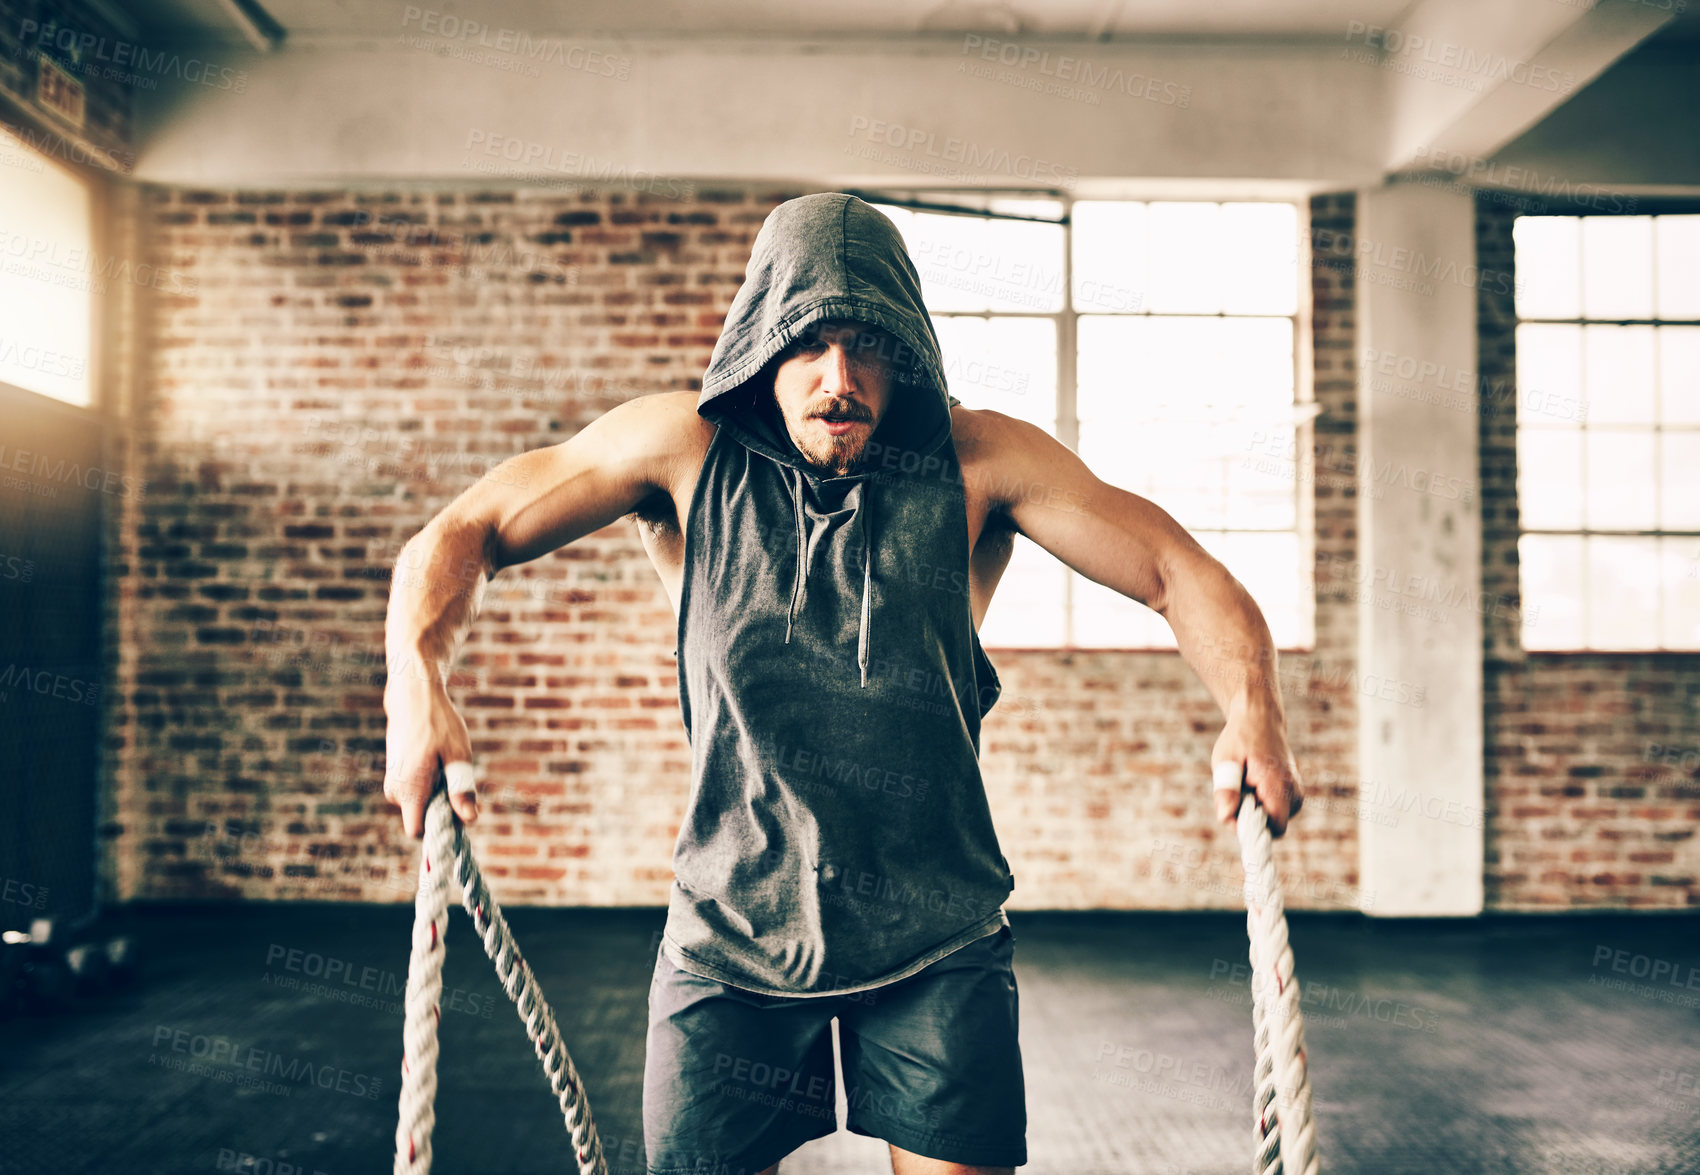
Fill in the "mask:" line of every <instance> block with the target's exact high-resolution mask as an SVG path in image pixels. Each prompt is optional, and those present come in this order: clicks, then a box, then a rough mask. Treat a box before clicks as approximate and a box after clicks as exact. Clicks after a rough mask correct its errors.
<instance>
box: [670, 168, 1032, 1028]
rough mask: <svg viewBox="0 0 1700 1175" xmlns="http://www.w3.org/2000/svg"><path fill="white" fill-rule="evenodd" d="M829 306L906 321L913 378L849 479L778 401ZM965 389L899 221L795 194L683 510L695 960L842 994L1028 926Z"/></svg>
mask: <svg viewBox="0 0 1700 1175" xmlns="http://www.w3.org/2000/svg"><path fill="white" fill-rule="evenodd" d="M828 318H830V319H851V320H855V321H857V322H861V323H868V324H873V325H875V326H878V327H880V328H882V329H883V330H885V331H886V332H888V333H889V334H890V335H891V336H892V337H893V338H894V339H895V340H896V342H897V347H896V353H895V354H894V355H893V356H892V358H893V360H894V363H895V366H896V368H897V371H898V381H899V382H896V383H894V385H893V388H892V393H891V395H890V397H889V402H888V405H887V409H886V413H885V415H884V416H883V417H882V418H881V420H880V423H879V426H878V428H877V429H876V431H875V433H874V435H873V436H872V437H870V438H869V441H868V448H867V450H866V454H865V456H864V458H863V460H862V462H861V464H860V465H859V466H858V467H857V468H856V469H854V470H853V471H852V472H851V473H849V474H848V475H845V476H835V475H832V474H831V473H830V472H829V471H823V470H821V469H818V468H816V467H814V466H813V465H811V464H810V463H809V462H808V461H807V460H806V459H805V458H804V457H803V455H802V454H801V453H800V452H799V451H798V450H797V448H796V446H795V445H794V444H793V443H792V441H791V438H790V435H789V433H788V432H787V431H786V429H785V424H784V421H783V419H782V417H781V416H780V414H779V410H778V407H777V405H775V404H774V402H773V397H772V387H773V379H772V375H773V369H774V366H775V365H776V363H775V361H776V360H777V359H779V358H780V356H781V355H782V353H783V352H784V351H785V349H786V348H787V346H788V345H789V344H790V343H791V342H792V341H793V340H795V339H797V338H798V337H799V336H800V335H801V334H802V333H803V332H804V331H805V330H806V329H807V328H808V327H810V326H811V325H813V324H814V323H816V322H818V321H820V320H822V319H828ZM956 402H957V401H956V399H955V398H954V397H952V396H950V395H949V393H948V391H947V389H946V384H945V378H944V366H943V362H942V360H941V357H940V353H939V345H938V339H937V337H936V336H935V334H934V332H933V327H932V321H931V319H930V318H929V317H928V314H927V310H926V307H925V305H924V304H923V302H922V299H921V289H920V280H919V278H918V276H917V274H916V272H915V267H914V264H913V262H911V260H910V258H909V255H908V252H907V250H906V249H905V248H904V244H903V239H902V237H901V235H900V234H899V233H898V231H897V228H896V226H895V225H893V224H892V223H891V221H890V220H889V219H888V218H887V217H885V216H884V215H882V214H881V213H880V212H879V211H878V210H877V209H875V208H874V207H873V206H872V205H870V204H867V203H866V202H864V201H862V200H860V199H857V198H856V197H853V196H849V195H846V194H843V193H836V192H834V193H820V194H816V195H811V196H803V197H800V198H798V199H794V200H789V201H786V202H785V203H783V204H781V205H779V206H778V207H777V208H775V209H774V210H773V212H772V213H770V214H769V216H768V218H767V220H766V221H765V223H764V224H763V225H762V228H761V231H760V232H759V233H758V234H757V236H756V241H755V247H754V250H753V253H752V255H751V257H750V262H749V265H748V268H747V269H746V271H745V280H744V284H743V286H742V287H741V288H740V289H739V291H738V295H737V297H736V299H735V300H734V301H733V304H732V308H731V311H730V312H729V314H728V316H727V321H726V326H725V329H724V331H723V332H722V334H721V336H720V340H719V343H718V345H717V346H716V347H715V350H714V355H713V358H712V360H711V361H710V363H709V367H708V371H707V373H706V375H705V376H704V378H703V388H702V394H701V396H700V398H699V399H698V402H697V412H698V413H699V414H700V415H701V416H703V417H704V418H705V419H707V420H710V421H713V422H714V423H715V424H716V425H717V426H718V427H717V428H716V430H715V435H714V438H713V440H712V441H711V442H710V444H709V447H708V451H707V453H706V455H705V456H704V459H703V466H702V469H701V472H700V473H699V475H698V478H697V484H696V488H695V490H694V492H693V494H692V498H691V505H690V508H689V511H688V515H687V518H686V520H685V525H684V530H685V555H684V581H683V588H682V592H681V601H680V608H679V629H678V636H679V644H678V658H679V701H680V706H681V710H682V713H683V718H684V723H685V730H686V733H687V735H688V736H689V738H690V742H691V768H692V783H691V794H690V800H689V806H688V810H687V812H686V815H685V819H684V821H683V824H682V826H681V828H680V831H679V838H678V842H677V844H676V845H675V847H674V853H673V869H674V877H675V880H674V883H673V886H672V889H671V891H670V895H669V902H668V915H667V925H666V929H665V932H664V934H663V938H662V949H663V950H664V951H665V952H666V953H667V956H668V958H669V959H671V960H672V962H673V963H674V965H675V966H677V967H679V968H680V969H681V970H685V971H689V972H692V973H694V974H697V975H702V976H705V977H707V978H710V979H715V980H719V981H720V982H722V983H726V984H730V985H733V986H736V987H741V988H744V989H746V990H750V991H756V992H762V993H765V994H772V995H792V996H798V995H801V996H826V995H836V994H843V993H847V992H854V991H861V990H864V989H867V988H872V987H878V986H881V985H883V984H886V983H890V982H893V981H895V980H897V979H901V978H904V977H905V976H907V975H911V974H913V973H914V972H916V971H919V970H920V969H921V968H923V967H925V966H927V965H928V964H929V963H932V962H934V961H936V960H938V959H940V958H943V957H944V956H945V955H948V954H949V953H951V952H952V951H954V950H956V949H957V948H959V947H962V946H965V945H966V944H968V943H970V942H973V941H974V940H975V939H977V938H979V937H981V936H983V935H987V934H993V933H996V932H997V930H998V929H999V928H1000V927H1002V926H1004V925H1006V924H1007V918H1006V917H1005V915H1004V911H1003V901H1004V899H1005V898H1006V897H1007V896H1008V894H1009V893H1010V891H1011V889H1012V888H1013V886H1014V879H1013V877H1012V876H1011V875H1010V871H1009V863H1008V861H1007V860H1005V858H1004V856H1003V854H1002V852H1001V851H1000V850H999V846H998V841H997V836H996V833H995V832H994V831H993V827H992V820H991V813H990V810H989V808H988V805H987V803H986V794H985V789H984V787H983V785H982V783H981V779H980V770H979V746H980V720H981V719H982V718H983V717H984V716H985V714H986V713H987V711H989V710H990V709H991V707H992V705H993V703H994V702H996V700H997V696H998V692H999V684H998V679H997V674H996V672H995V671H994V670H993V668H992V665H991V662H990V661H989V660H988V659H987V658H986V655H985V652H984V650H983V649H981V647H980V642H979V638H978V636H977V634H976V633H975V631H974V626H973V618H972V613H971V611H970V607H969V596H968V554H969V551H968V521H967V508H966V502H965V498H964V492H963V485H962V475H961V468H960V466H959V464H958V463H957V458H956V449H955V445H954V444H953V442H952V440H951V435H950V405H952V404H954V403H956Z"/></svg>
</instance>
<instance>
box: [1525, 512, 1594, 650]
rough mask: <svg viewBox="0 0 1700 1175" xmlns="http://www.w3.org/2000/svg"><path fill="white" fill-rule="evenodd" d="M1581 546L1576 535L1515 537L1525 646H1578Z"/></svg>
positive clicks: (1581, 633)
mask: <svg viewBox="0 0 1700 1175" xmlns="http://www.w3.org/2000/svg"><path fill="white" fill-rule="evenodd" d="M1582 544H1583V540H1582V539H1581V538H1580V537H1578V536H1575V535H1548V534H1526V535H1524V536H1522V537H1521V538H1520V539H1518V540H1517V562H1518V580H1519V584H1518V590H1519V592H1520V593H1521V594H1522V597H1523V615H1524V617H1525V618H1526V622H1525V624H1524V626H1523V647H1524V648H1525V649H1580V648H1582V646H1583V644H1584V643H1585V642H1584V638H1583V630H1582V586H1583V580H1582Z"/></svg>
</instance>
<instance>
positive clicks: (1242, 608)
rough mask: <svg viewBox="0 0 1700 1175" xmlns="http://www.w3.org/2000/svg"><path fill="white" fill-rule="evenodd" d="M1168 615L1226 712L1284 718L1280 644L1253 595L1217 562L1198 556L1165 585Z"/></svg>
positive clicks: (1186, 651)
mask: <svg viewBox="0 0 1700 1175" xmlns="http://www.w3.org/2000/svg"><path fill="white" fill-rule="evenodd" d="M1163 595H1164V607H1163V609H1162V615H1163V618H1164V619H1165V620H1167V621H1168V622H1169V627H1171V628H1172V629H1174V632H1175V640H1176V643H1177V644H1178V645H1179V646H1180V652H1181V656H1182V657H1184V658H1186V662H1187V664H1188V665H1191V666H1192V668H1193V670H1194V672H1196V673H1197V674H1198V676H1199V678H1200V679H1201V680H1202V681H1203V682H1204V685H1205V688H1206V689H1208V690H1209V691H1210V696H1211V697H1213V698H1215V699H1216V704H1217V705H1218V706H1220V707H1221V708H1222V713H1224V714H1228V715H1232V714H1234V713H1235V712H1236V711H1245V710H1252V709H1264V710H1267V711H1268V712H1270V713H1271V714H1272V715H1273V716H1275V717H1276V718H1278V719H1282V720H1284V718H1285V714H1284V711H1283V708H1282V704H1281V685H1280V681H1279V676H1278V672H1277V665H1276V653H1275V642H1274V639H1273V638H1272V637H1271V636H1270V634H1269V625H1268V624H1267V623H1266V622H1265V621H1264V619H1263V613H1262V612H1261V611H1259V609H1258V607H1257V602H1256V601H1255V600H1253V599H1252V598H1251V593H1249V592H1247V591H1246V590H1245V588H1244V587H1243V586H1242V585H1241V584H1240V582H1239V581H1238V580H1236V579H1235V578H1234V577H1233V576H1232V575H1231V574H1229V572H1228V570H1227V568H1225V567H1223V566H1222V565H1221V564H1220V563H1218V562H1217V561H1216V560H1215V559H1212V558H1209V557H1208V556H1205V557H1203V558H1196V557H1195V558H1193V559H1191V560H1188V561H1187V562H1186V563H1185V564H1184V565H1182V566H1181V567H1179V568H1177V569H1173V570H1172V571H1171V573H1170V575H1169V576H1167V577H1166V578H1165V583H1164V593H1163Z"/></svg>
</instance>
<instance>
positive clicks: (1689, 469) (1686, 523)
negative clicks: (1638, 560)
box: [1659, 432, 1700, 530]
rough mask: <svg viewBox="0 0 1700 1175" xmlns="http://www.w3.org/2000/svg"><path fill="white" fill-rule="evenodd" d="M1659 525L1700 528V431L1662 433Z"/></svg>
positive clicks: (1667, 527) (1670, 527) (1682, 528)
mask: <svg viewBox="0 0 1700 1175" xmlns="http://www.w3.org/2000/svg"><path fill="white" fill-rule="evenodd" d="M1659 528H1660V529H1661V530H1700V432H1665V433H1660V434H1659Z"/></svg>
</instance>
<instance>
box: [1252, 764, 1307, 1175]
mask: <svg viewBox="0 0 1700 1175" xmlns="http://www.w3.org/2000/svg"><path fill="white" fill-rule="evenodd" d="M1239 834H1240V863H1241V864H1242V865H1244V867H1245V905H1246V937H1247V939H1248V940H1249V941H1250V945H1251V1017H1252V1039H1253V1046H1254V1048H1255V1051H1256V1056H1257V1063H1256V1069H1255V1074H1254V1078H1253V1082H1254V1085H1253V1095H1252V1108H1253V1110H1254V1111H1255V1113H1256V1122H1255V1124H1254V1127H1253V1140H1254V1152H1253V1159H1252V1168H1251V1169H1252V1173H1253V1175H1316V1172H1317V1171H1319V1170H1321V1159H1320V1157H1319V1156H1318V1154H1317V1147H1316V1122H1315V1120H1314V1118H1313V1117H1312V1113H1311V1096H1310V1070H1309V1067H1308V1065H1307V1064H1306V1062H1305V1024H1304V1013H1303V1012H1302V1011H1301V1010H1300V1008H1299V981H1298V979H1297V978H1296V977H1295V976H1294V974H1293V948H1292V947H1291V946H1290V945H1289V944H1288V942H1287V913H1286V907H1285V905H1284V904H1283V902H1282V900H1281V882H1280V879H1279V878H1278V877H1276V875H1275V856H1274V840H1273V838H1272V837H1271V835H1270V833H1269V818H1268V816H1267V814H1266V813H1265V812H1264V811H1263V808H1262V807H1261V806H1259V804H1258V802H1257V797H1256V796H1255V795H1253V794H1249V793H1248V794H1247V795H1246V796H1245V798H1244V799H1243V800H1242V801H1241V803H1240V815H1239Z"/></svg>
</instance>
